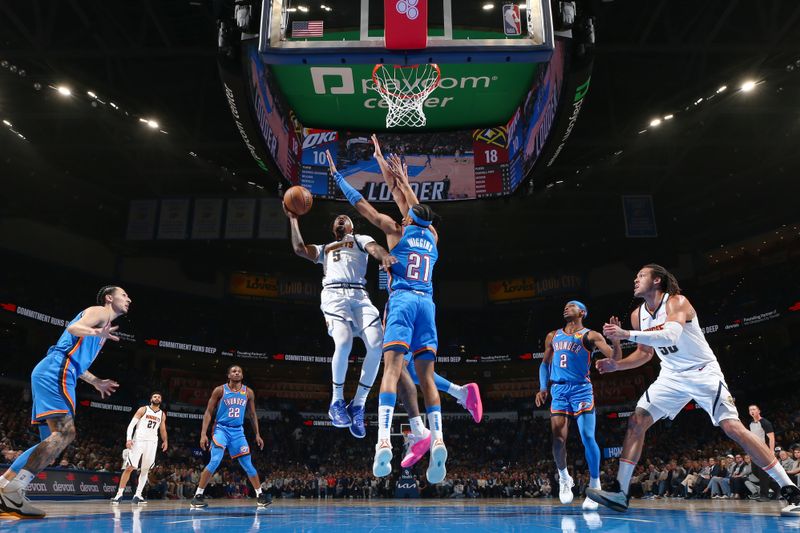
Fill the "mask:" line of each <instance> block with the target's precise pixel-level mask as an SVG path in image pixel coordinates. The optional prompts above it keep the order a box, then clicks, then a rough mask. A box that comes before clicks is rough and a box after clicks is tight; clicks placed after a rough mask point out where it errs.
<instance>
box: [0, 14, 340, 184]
mask: <svg viewBox="0 0 800 533" xmlns="http://www.w3.org/2000/svg"><path fill="white" fill-rule="evenodd" d="M326 7H327V6H326ZM327 10H328V11H330V8H328V9H327ZM0 68H3V69H6V70H8V71H9V72H11V73H14V74H16V75H18V76H20V77H22V78H25V77H27V75H28V73H27V71H26V70H25V69H24V68H21V67H20V66H18V65H15V64H13V63H11V62H10V61H8V60H7V59H0ZM32 87H33V89H34V91H36V92H41V91H42V89H44V88H45V87H47V88H49V89H51V90H53V91H55V92H57V93H58V94H59V95H60V96H62V97H63V98H65V99H70V98H72V99H76V100H78V101H83V102H87V101H88V103H89V105H91V107H93V108H99V107H100V106H104V107H109V108H111V109H113V110H114V111H115V112H119V113H121V114H124V115H125V117H130V118H133V119H136V120H137V121H138V122H139V123H140V124H142V125H143V126H145V127H147V128H149V129H151V130H158V132H159V133H162V134H164V135H169V132H168V131H166V130H164V129H162V128H161V127H160V124H159V122H158V120H156V119H155V118H152V117H143V116H138V115H137V114H135V113H131V112H129V111H126V110H125V109H123V108H122V107H121V106H120V105H119V104H117V103H115V102H112V101H111V100H109V99H104V98H103V97H101V96H100V95H98V94H97V93H96V92H95V91H94V90H92V89H87V90H86V91H85V97H84V96H82V95H79V94H78V93H76V92H75V91H74V90H73V88H72V87H70V86H69V85H66V84H63V83H56V82H53V83H42V82H40V81H33V83H32ZM2 124H3V126H4V127H6V128H7V129H8V130H9V131H10V132H12V133H14V134H15V135H17V137H19V138H20V139H22V140H24V141H26V142H30V140H29V139H28V138H27V137H25V135H23V134H22V133H21V132H20V131H19V130H17V129H16V128H15V127H14V126H13V124H12V122H11V120H9V119H7V118H6V119H2ZM188 155H189V156H190V157H193V158H196V159H198V160H200V161H202V162H203V163H204V164H207V165H209V166H212V167H216V168H217V169H218V171H220V172H223V173H226V174H230V175H232V176H236V172H235V171H230V170H228V168H227V167H225V166H223V165H220V164H219V163H216V162H214V161H211V160H209V159H205V158H203V157H200V156H199V155H198V154H197V153H195V152H194V151H190V152H188ZM247 184H248V185H252V186H253V187H255V188H257V189H259V190H263V189H264V187H263V186H261V185H258V184H256V183H255V182H252V181H250V182H247ZM234 190H238V189H236V188H234Z"/></svg>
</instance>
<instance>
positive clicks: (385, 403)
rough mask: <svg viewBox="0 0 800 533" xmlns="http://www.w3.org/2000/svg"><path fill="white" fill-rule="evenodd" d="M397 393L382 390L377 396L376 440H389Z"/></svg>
mask: <svg viewBox="0 0 800 533" xmlns="http://www.w3.org/2000/svg"><path fill="white" fill-rule="evenodd" d="M396 403H397V394H395V393H394V392H382V393H381V394H380V396H378V440H384V439H385V440H389V439H390V437H391V434H392V417H393V416H394V405H395V404H396Z"/></svg>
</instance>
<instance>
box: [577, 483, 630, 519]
mask: <svg viewBox="0 0 800 533" xmlns="http://www.w3.org/2000/svg"><path fill="white" fill-rule="evenodd" d="M586 496H587V497H588V498H589V499H590V500H592V501H595V502H597V503H599V504H600V505H605V506H606V507H608V508H609V509H613V510H614V511H617V512H619V513H624V512H625V511H627V510H628V503H629V501H630V498H629V497H628V495H627V494H625V493H624V492H622V491H619V492H610V491H605V490H599V489H593V488H587V489H586Z"/></svg>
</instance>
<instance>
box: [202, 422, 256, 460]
mask: <svg viewBox="0 0 800 533" xmlns="http://www.w3.org/2000/svg"><path fill="white" fill-rule="evenodd" d="M211 442H213V443H214V446H217V447H218V448H222V449H223V450H224V449H227V450H228V455H230V456H231V459H236V458H237V457H241V456H242V455H247V454H249V453H250V445H249V444H247V439H246V438H245V437H244V427H242V426H222V425H219V424H217V425H216V426H214V432H213V433H212V435H211Z"/></svg>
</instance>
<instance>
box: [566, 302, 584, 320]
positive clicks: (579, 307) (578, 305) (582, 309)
mask: <svg viewBox="0 0 800 533" xmlns="http://www.w3.org/2000/svg"><path fill="white" fill-rule="evenodd" d="M569 304H572V305H574V306H575V307H577V308H578V309H580V310H581V311H583V318H587V317H588V316H589V310H588V309H586V305H585V304H584V303H583V302H579V301H578V300H570V301H568V302H567V305H569Z"/></svg>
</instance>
